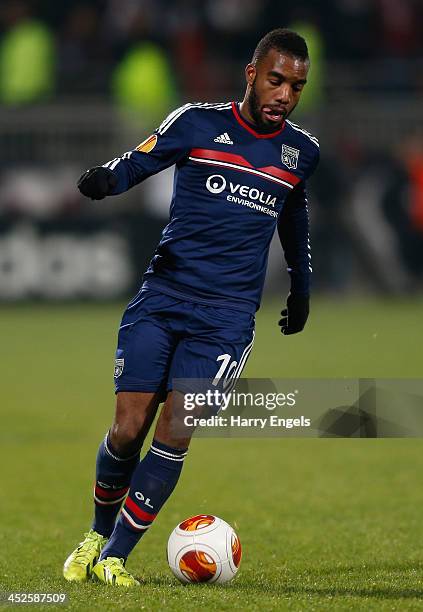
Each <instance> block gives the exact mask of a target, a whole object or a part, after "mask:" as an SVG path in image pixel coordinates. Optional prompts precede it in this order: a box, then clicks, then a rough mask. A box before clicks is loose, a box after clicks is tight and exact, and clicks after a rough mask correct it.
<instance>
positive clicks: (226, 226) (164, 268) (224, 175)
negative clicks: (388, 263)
mask: <svg viewBox="0 0 423 612" xmlns="http://www.w3.org/2000/svg"><path fill="white" fill-rule="evenodd" d="M318 159H319V145H318V142H317V140H316V138H314V137H313V136H311V135H310V134H309V133H308V132H306V131H305V130H303V129H301V128H300V127H298V126H297V125H295V124H294V123H291V122H290V121H285V122H284V124H283V126H282V127H281V128H280V129H279V130H278V131H276V132H274V133H271V134H262V133H258V132H257V131H256V130H255V129H254V127H253V126H252V125H250V124H249V123H247V122H246V121H245V120H244V119H243V118H242V117H241V115H240V111H239V105H238V103H235V102H232V103H222V104H200V103H198V104H186V105H185V106H182V107H181V108H178V109H177V110H175V111H174V112H173V113H171V114H170V115H169V116H168V117H167V118H166V119H165V120H164V121H163V123H162V124H161V125H160V127H159V128H158V129H157V130H156V131H155V132H154V134H153V135H151V136H150V137H149V138H147V139H146V140H145V141H144V142H142V143H141V144H140V145H139V146H138V147H137V148H136V149H134V150H133V151H128V152H127V153H125V154H124V155H122V157H119V158H116V159H114V160H112V161H110V162H108V163H106V164H104V166H105V167H108V168H109V169H111V170H112V171H113V172H114V173H115V175H116V178H117V185H116V188H115V189H114V190H113V192H112V193H113V194H119V193H122V192H123V191H126V190H127V189H130V188H131V187H133V186H134V185H136V184H137V183H139V182H141V181H143V180H144V179H146V178H147V177H149V176H151V175H152V174H156V173H157V172H160V171H161V170H163V169H164V168H167V167H169V166H172V165H173V164H175V166H176V167H175V177H174V186H173V194H172V201H171V205H170V220H169V223H168V224H167V226H166V227H165V229H164V230H163V234H162V237H161V240H160V243H159V245H158V247H157V249H156V251H155V253H154V255H153V258H152V260H151V263H150V266H149V267H148V269H147V271H146V272H145V274H144V279H143V280H144V286H145V287H151V288H155V289H156V290H158V291H161V292H162V293H167V294H170V295H174V296H180V297H181V298H184V299H190V300H193V301H197V302H204V303H207V304H225V305H226V306H234V307H236V308H238V309H240V310H244V311H247V312H250V313H254V312H255V311H256V310H257V309H258V307H259V305H260V299H261V294H262V290H263V284H264V278H265V273H266V265H267V258H268V252H269V246H270V242H271V239H272V236H273V234H274V231H275V228H276V227H278V231H279V236H280V239H281V243H282V246H283V249H284V253H285V258H286V261H287V263H288V271H289V272H290V274H291V290H294V291H298V292H301V293H308V290H309V276H310V273H311V267H310V246H309V237H308V211H307V197H306V189H305V182H306V180H307V179H308V178H309V176H310V175H311V174H312V172H313V171H314V169H315V167H316V165H317V162H318Z"/></svg>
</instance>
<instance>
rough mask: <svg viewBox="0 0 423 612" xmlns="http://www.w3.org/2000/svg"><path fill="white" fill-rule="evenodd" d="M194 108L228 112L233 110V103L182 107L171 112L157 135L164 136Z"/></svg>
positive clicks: (194, 103)
mask: <svg viewBox="0 0 423 612" xmlns="http://www.w3.org/2000/svg"><path fill="white" fill-rule="evenodd" d="M194 108H195V109H201V110H218V111H221V110H228V109H230V108H231V102H220V103H208V102H204V103H203V102H193V103H188V104H184V105H183V106H180V107H179V108H177V109H176V110H174V111H173V112H171V113H170V115H168V116H167V117H166V119H165V120H164V121H163V122H162V123H161V124H160V126H159V128H158V129H157V133H158V134H164V133H165V132H166V130H168V129H169V128H170V126H171V125H172V124H173V123H174V122H175V121H176V120H177V119H179V117H180V116H181V115H183V114H184V113H186V112H187V111H188V110H191V109H194Z"/></svg>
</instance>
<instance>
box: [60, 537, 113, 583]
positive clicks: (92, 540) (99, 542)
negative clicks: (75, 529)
mask: <svg viewBox="0 0 423 612" xmlns="http://www.w3.org/2000/svg"><path fill="white" fill-rule="evenodd" d="M106 542H107V538H105V537H103V536H102V535H100V534H99V533H97V532H96V531H94V530H93V529H90V531H89V532H88V533H86V534H85V540H83V541H82V542H81V543H80V544H79V546H78V548H76V549H75V550H74V551H73V553H71V554H70V555H69V557H68V558H67V559H66V561H65V565H64V566H63V576H64V577H65V578H66V580H69V582H84V581H85V580H88V579H89V578H91V574H92V571H93V567H94V565H95V564H96V563H97V561H98V559H99V558H100V553H101V551H102V550H103V547H104V545H105V544H106Z"/></svg>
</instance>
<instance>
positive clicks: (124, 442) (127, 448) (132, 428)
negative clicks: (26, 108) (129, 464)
mask: <svg viewBox="0 0 423 612" xmlns="http://www.w3.org/2000/svg"><path fill="white" fill-rule="evenodd" d="M110 441H111V443H112V445H113V448H115V449H116V452H118V453H119V454H120V455H122V456H125V455H127V454H131V453H132V452H135V451H136V450H137V449H138V448H139V447H141V445H142V442H143V439H142V425H141V424H140V423H138V422H137V421H136V420H134V419H132V420H130V419H128V420H126V421H123V422H114V423H113V425H112V427H111V428H110Z"/></svg>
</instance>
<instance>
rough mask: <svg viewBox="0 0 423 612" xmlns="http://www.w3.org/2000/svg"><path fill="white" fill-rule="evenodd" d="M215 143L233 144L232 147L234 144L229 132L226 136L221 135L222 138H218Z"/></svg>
mask: <svg viewBox="0 0 423 612" xmlns="http://www.w3.org/2000/svg"><path fill="white" fill-rule="evenodd" d="M214 141H215V142H220V143H221V144H231V145H232V144H234V143H233V141H232V140H231V139H230V136H229V134H228V132H225V133H224V134H220V136H216V138H215V139H214Z"/></svg>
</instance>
